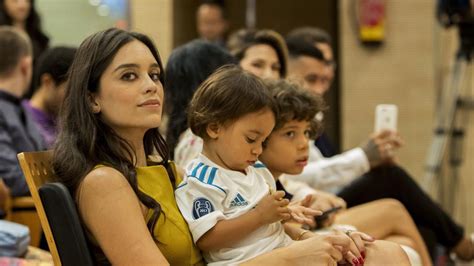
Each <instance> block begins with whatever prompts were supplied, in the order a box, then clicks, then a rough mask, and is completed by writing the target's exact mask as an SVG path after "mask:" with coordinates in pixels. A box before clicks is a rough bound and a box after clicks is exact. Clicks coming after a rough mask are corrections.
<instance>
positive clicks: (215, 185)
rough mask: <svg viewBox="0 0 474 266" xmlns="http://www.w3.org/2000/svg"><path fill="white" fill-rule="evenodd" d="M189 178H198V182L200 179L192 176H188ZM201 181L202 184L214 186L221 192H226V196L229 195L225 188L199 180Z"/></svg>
mask: <svg viewBox="0 0 474 266" xmlns="http://www.w3.org/2000/svg"><path fill="white" fill-rule="evenodd" d="M188 177H193V178H196V179H197V180H199V178H197V177H195V176H192V175H188ZM199 181H200V182H201V183H203V184H206V185H209V186H213V187H215V188H218V189H219V190H221V191H222V192H224V194H226V195H227V192H226V191H225V190H224V189H223V188H221V187H219V186H218V185H214V184H208V183H204V181H201V180H199Z"/></svg>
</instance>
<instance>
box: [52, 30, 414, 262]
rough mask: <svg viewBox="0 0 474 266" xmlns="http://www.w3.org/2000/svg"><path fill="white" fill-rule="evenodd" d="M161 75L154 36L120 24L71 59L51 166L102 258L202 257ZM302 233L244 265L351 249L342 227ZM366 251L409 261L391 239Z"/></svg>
mask: <svg viewBox="0 0 474 266" xmlns="http://www.w3.org/2000/svg"><path fill="white" fill-rule="evenodd" d="M162 83H163V69H162V64H161V60H160V58H159V55H158V52H157V50H156V48H155V47H154V45H153V43H152V42H151V40H150V39H149V38H148V37H146V36H144V35H142V34H138V33H132V32H125V31H122V30H119V29H108V30H105V31H101V32H98V33H96V34H93V35H91V36H90V37H88V38H87V39H86V40H85V41H84V42H83V43H82V44H81V46H80V47H79V49H78V51H77V55H76V57H75V60H74V61H73V64H72V66H71V71H70V76H69V79H68V83H67V88H66V95H65V103H64V105H63V109H62V112H61V115H62V119H61V127H60V128H61V131H60V133H59V136H58V140H57V143H56V145H55V150H54V155H53V167H54V170H55V172H56V173H57V175H58V177H59V179H60V180H61V181H62V182H63V183H64V184H66V186H68V188H69V189H70V191H71V193H72V195H73V197H74V198H75V200H76V202H77V206H78V209H79V213H80V216H81V219H82V221H83V223H84V226H85V228H86V230H87V232H88V237H89V239H90V240H91V243H92V244H93V246H94V254H95V257H96V261H97V263H106V262H110V263H112V264H140V265H147V264H149V265H152V264H153V265H157V264H158V265H159V264H164V265H168V264H173V265H182V264H186V265H190V264H191V265H202V264H203V263H204V262H203V260H202V257H201V255H200V252H199V250H198V249H197V248H196V247H195V246H194V244H193V240H192V237H191V234H190V232H189V229H188V227H187V224H186V222H185V220H184V219H183V217H182V216H181V214H180V213H179V210H178V207H177V205H176V201H175V200H174V188H175V187H176V185H177V183H179V182H180V181H181V176H180V175H178V174H177V173H176V171H175V170H174V169H175V167H174V164H173V163H172V162H171V161H169V160H168V158H169V156H168V151H167V145H166V143H165V141H164V139H163V138H162V137H161V136H160V134H159V132H158V128H157V127H158V126H159V125H160V123H161V111H162V104H163V86H162ZM117 232H120V233H119V234H118V233H117ZM354 235H355V234H354ZM354 237H355V236H354ZM297 242H298V243H295V244H293V245H290V246H288V247H283V248H280V249H277V250H274V251H270V252H269V253H266V254H263V255H261V256H258V257H255V258H254V259H252V260H250V261H248V262H246V263H244V264H243V265H262V264H275V265H294V264H298V263H301V264H308V263H317V264H318V263H319V264H335V263H336V261H340V260H342V258H343V254H347V251H348V250H353V249H354V248H355V244H354V242H353V240H351V238H349V237H348V236H347V235H345V234H339V235H329V236H315V237H311V238H308V239H306V240H302V241H297ZM366 252H367V254H366V261H367V263H374V264H377V263H382V261H387V260H389V261H390V262H392V263H396V264H399V265H407V263H408V261H407V258H406V256H405V253H404V252H403V251H402V250H401V249H400V248H399V247H398V246H395V245H394V244H391V243H386V242H381V243H380V244H374V245H370V246H368V247H367V249H366Z"/></svg>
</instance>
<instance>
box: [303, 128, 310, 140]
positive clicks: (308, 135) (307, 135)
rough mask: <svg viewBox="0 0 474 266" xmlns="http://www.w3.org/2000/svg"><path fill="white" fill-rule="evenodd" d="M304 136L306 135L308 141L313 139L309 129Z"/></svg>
mask: <svg viewBox="0 0 474 266" xmlns="http://www.w3.org/2000/svg"><path fill="white" fill-rule="evenodd" d="M304 135H305V137H307V138H308V139H309V138H311V130H309V129H308V130H306V131H305V132H304Z"/></svg>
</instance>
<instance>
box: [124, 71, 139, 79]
mask: <svg viewBox="0 0 474 266" xmlns="http://www.w3.org/2000/svg"><path fill="white" fill-rule="evenodd" d="M136 78H137V75H136V74H135V73H132V72H128V73H125V74H123V75H122V79H123V80H126V81H131V80H135V79H136Z"/></svg>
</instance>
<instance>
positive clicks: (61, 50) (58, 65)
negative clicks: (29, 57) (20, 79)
mask: <svg viewBox="0 0 474 266" xmlns="http://www.w3.org/2000/svg"><path fill="white" fill-rule="evenodd" d="M75 53H76V48H72V47H62V46H59V47H55V48H50V49H48V50H46V51H45V52H44V53H43V54H41V56H40V57H39V58H38V61H37V63H36V67H35V74H34V84H33V88H34V89H33V91H32V92H30V93H31V94H32V97H31V99H30V100H24V101H23V102H22V104H23V107H24V108H25V110H27V111H28V113H29V114H30V115H31V117H32V118H33V121H34V122H35V123H36V125H37V127H38V129H39V131H40V133H41V136H42V137H43V140H44V142H45V144H46V145H47V147H48V148H51V147H52V144H53V143H54V141H55V140H56V134H57V126H56V122H57V118H58V113H59V109H60V107H61V103H62V102H63V100H64V90H65V86H66V79H67V73H68V69H69V67H70V66H71V64H72V61H73V59H74V55H75Z"/></svg>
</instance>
